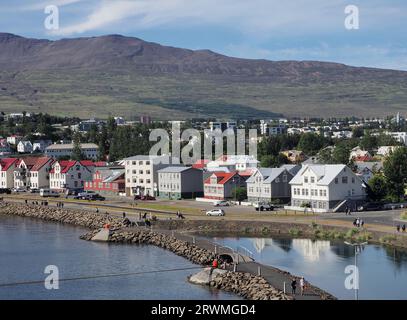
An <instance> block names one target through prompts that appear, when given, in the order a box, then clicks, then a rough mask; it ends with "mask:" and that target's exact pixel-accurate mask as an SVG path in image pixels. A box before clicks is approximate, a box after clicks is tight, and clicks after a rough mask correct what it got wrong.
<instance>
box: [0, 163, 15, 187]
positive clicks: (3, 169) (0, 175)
mask: <svg viewBox="0 0 407 320" xmlns="http://www.w3.org/2000/svg"><path fill="white" fill-rule="evenodd" d="M17 164H18V159H17V158H3V159H0V188H2V189H4V188H7V189H11V188H14V169H15V168H16V167H17Z"/></svg>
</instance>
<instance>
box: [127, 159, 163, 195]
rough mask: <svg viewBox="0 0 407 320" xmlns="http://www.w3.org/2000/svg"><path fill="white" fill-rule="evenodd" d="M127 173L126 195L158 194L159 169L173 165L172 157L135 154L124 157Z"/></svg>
mask: <svg viewBox="0 0 407 320" xmlns="http://www.w3.org/2000/svg"><path fill="white" fill-rule="evenodd" d="M124 160H125V161H124V163H125V170H126V171H125V175H126V195H128V196H134V195H138V196H144V195H149V196H154V197H155V196H158V193H159V190H158V173H157V171H158V170H160V169H163V168H165V167H167V166H169V165H171V157H170V156H167V155H164V156H142V155H140V156H134V157H130V158H126V159H124Z"/></svg>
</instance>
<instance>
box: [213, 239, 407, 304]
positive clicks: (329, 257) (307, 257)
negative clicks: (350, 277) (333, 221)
mask: <svg viewBox="0 0 407 320" xmlns="http://www.w3.org/2000/svg"><path fill="white" fill-rule="evenodd" d="M217 241H218V242H221V243H223V244H224V245H227V246H230V247H232V248H236V247H238V246H243V247H245V248H247V249H249V250H251V251H252V252H253V254H254V258H255V259H256V260H257V261H259V262H262V263H264V264H269V265H273V266H275V267H278V268H281V269H283V270H287V271H289V272H291V273H293V274H297V275H301V276H304V277H305V278H306V279H307V280H309V281H310V282H312V283H314V284H315V285H317V286H319V287H321V288H323V289H325V290H326V291H328V292H330V293H332V294H334V295H335V296H337V297H338V298H340V299H353V298H354V292H353V291H352V290H347V289H346V288H345V285H344V282H345V278H346V276H347V275H346V274H345V272H344V270H345V268H346V267H347V266H349V265H353V264H354V263H355V248H354V247H353V246H351V245H346V244H345V243H344V242H343V241H326V240H311V239H284V238H273V239H271V238H218V239H217ZM357 252H358V254H357V264H358V267H359V272H360V290H359V298H360V299H407V288H406V285H407V251H406V250H399V249H395V248H390V247H382V246H379V245H372V244H368V245H365V246H361V247H360V248H358V251H357Z"/></svg>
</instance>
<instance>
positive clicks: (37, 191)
mask: <svg viewBox="0 0 407 320" xmlns="http://www.w3.org/2000/svg"><path fill="white" fill-rule="evenodd" d="M30 193H40V189H36V188H33V189H30Z"/></svg>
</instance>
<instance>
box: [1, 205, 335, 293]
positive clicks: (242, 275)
mask: <svg viewBox="0 0 407 320" xmlns="http://www.w3.org/2000/svg"><path fill="white" fill-rule="evenodd" d="M0 214H5V215H17V216H22V217H31V218H36V219H42V220H44V221H50V222H57V223H63V224H70V225H77V226H82V227H85V228H87V229H90V232H88V233H86V234H85V235H83V236H82V237H81V239H84V240H90V237H91V236H93V235H94V234H96V233H97V232H98V231H99V230H100V229H101V228H102V227H103V225H104V224H106V223H110V224H111V227H112V228H111V229H112V236H111V237H109V242H116V243H120V242H122V243H124V242H125V243H146V244H153V245H155V246H158V247H161V248H164V249H167V250H170V251H172V252H173V253H175V254H177V255H179V256H183V257H185V258H186V259H188V260H190V261H192V262H193V263H196V264H199V265H201V266H208V265H209V264H210V263H211V262H212V261H213V259H214V258H215V257H216V258H219V257H218V255H216V253H214V252H210V251H208V250H206V249H204V248H199V247H197V246H196V245H194V244H191V243H189V242H187V241H183V240H179V239H176V238H174V237H171V236H168V235H165V234H163V233H158V232H155V231H151V230H148V229H140V230H138V232H135V230H133V231H132V232H129V231H126V230H125V229H126V228H125V226H124V225H123V223H122V219H121V218H119V217H114V216H111V215H105V214H100V213H94V212H89V211H85V210H73V209H62V208H55V207H48V206H40V205H29V204H21V203H4V202H3V203H1V204H0ZM159 225H160V221H158V222H157V223H156V224H155V225H154V228H155V227H156V226H159ZM271 268H274V267H271ZM274 269H275V268H274ZM276 270H278V271H276V272H281V273H284V274H286V275H287V274H288V275H290V274H289V273H288V272H286V271H283V270H279V269H276ZM290 276H291V277H296V276H295V275H290ZM296 278H298V277H296ZM214 280H216V281H214V282H213V283H216V287H217V288H219V289H222V290H225V291H230V292H233V293H236V294H238V295H240V296H242V297H243V298H245V299H249V300H250V299H261V300H291V299H293V297H291V296H290V295H288V294H284V293H283V292H282V291H281V290H279V289H276V288H275V287H274V286H273V285H272V284H271V283H269V282H268V281H267V280H265V279H264V278H263V277H261V276H258V275H253V274H250V273H248V272H228V276H225V277H221V278H216V279H214ZM213 283H212V284H213ZM250 283H251V284H253V283H254V284H256V285H255V287H256V290H255V291H253V290H251V289H253V288H252V287H251V286H250V285H248V284H250ZM212 284H211V285H212ZM310 287H311V288H315V289H316V290H315V292H317V293H318V294H319V299H336V298H335V297H333V296H332V295H330V294H329V293H327V292H325V291H324V290H322V289H320V288H316V287H314V286H312V285H311V284H310Z"/></svg>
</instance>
